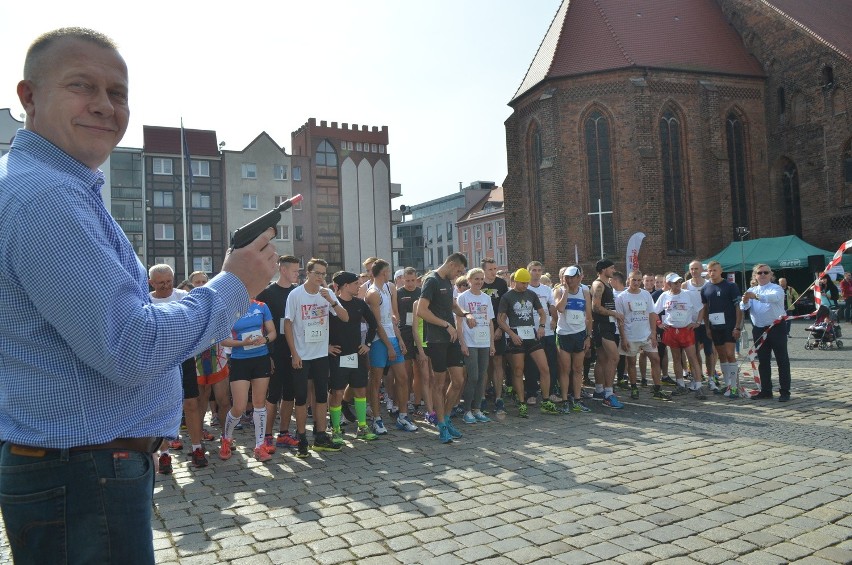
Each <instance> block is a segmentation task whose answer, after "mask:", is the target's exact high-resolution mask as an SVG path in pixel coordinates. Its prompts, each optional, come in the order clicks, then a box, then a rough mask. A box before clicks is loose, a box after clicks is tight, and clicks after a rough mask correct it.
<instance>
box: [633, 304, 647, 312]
mask: <svg viewBox="0 0 852 565" xmlns="http://www.w3.org/2000/svg"><path fill="white" fill-rule="evenodd" d="M647 309H648V305H647V304H646V303H644V302H631V303H630V311H631V312H644V311H646V310H647Z"/></svg>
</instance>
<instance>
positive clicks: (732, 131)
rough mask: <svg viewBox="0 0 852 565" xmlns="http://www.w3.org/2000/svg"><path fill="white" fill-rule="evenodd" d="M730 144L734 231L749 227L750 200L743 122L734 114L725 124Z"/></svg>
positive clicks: (729, 116) (730, 115) (729, 158)
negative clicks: (747, 185) (748, 195)
mask: <svg viewBox="0 0 852 565" xmlns="http://www.w3.org/2000/svg"><path fill="white" fill-rule="evenodd" d="M725 126H726V137H727V142H728V175H729V179H730V185H731V221H732V223H733V228H734V230H736V229H737V227H739V226H743V227H748V226H749V219H748V199H747V195H746V190H747V187H746V149H745V134H744V132H743V122H742V120H741V119H740V118H739V116H737V115H736V114H735V113H734V112H731V113H729V114H728V118H727V120H726V123H725Z"/></svg>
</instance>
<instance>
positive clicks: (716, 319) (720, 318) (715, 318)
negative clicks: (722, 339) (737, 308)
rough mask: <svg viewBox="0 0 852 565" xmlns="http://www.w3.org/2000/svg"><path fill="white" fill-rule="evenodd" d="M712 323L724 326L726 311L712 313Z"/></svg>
mask: <svg viewBox="0 0 852 565" xmlns="http://www.w3.org/2000/svg"><path fill="white" fill-rule="evenodd" d="M710 323H711V324H712V325H714V326H724V325H725V313H724V312H716V313H715V314H710Z"/></svg>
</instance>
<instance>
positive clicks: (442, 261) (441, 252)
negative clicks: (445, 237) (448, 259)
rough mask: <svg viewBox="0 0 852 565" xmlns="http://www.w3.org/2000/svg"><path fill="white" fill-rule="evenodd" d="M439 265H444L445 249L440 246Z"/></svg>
mask: <svg viewBox="0 0 852 565" xmlns="http://www.w3.org/2000/svg"><path fill="white" fill-rule="evenodd" d="M438 264H439V265H443V264H444V248H443V247H441V246H438Z"/></svg>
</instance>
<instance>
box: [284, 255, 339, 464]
mask: <svg viewBox="0 0 852 565" xmlns="http://www.w3.org/2000/svg"><path fill="white" fill-rule="evenodd" d="M327 269H328V263H326V262H325V261H324V260H322V259H316V258H313V259H311V260H310V261H308V263H307V265H306V266H305V270H306V272H307V278H306V279H305V283H304V284H303V285H301V286H299V287H296V288H295V289H293V290H292V291H291V292H290V295H289V296H287V308H286V311H285V314H284V334H285V335H286V337H287V345H288V346H289V347H290V355H291V358H292V363H293V369H294V372H293V385H294V389H295V402H296V433H297V434H298V435H299V445H298V446H297V449H298V451H297V452H296V456H297V457H301V458H304V457H308V456H309V455H310V453H308V438H307V435H306V434H307V431H306V425H307V421H308V408H307V402H308V381H309V380H310V381H313V384H314V398H315V400H316V408H315V410H314V414H313V419H314V443H313V444H312V445H311V449H313V450H314V451H340V446H339V445H335V444H334V443H333V442H332V441H331V438H330V437H328V434H327V433H326V431H325V430H326V421H325V415H326V412H327V406H328V372H329V364H328V318H329V316H340V319H341V320H343V321H346V320H348V319H349V313H348V312H347V311H346V309H345V308H343V306H341V305H340V302H338V300H337V298H336V297H335V296H334V294H333V293H332V292H331V291H330V290H329V289H328V288H326V286H325V277H326V275H327Z"/></svg>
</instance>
